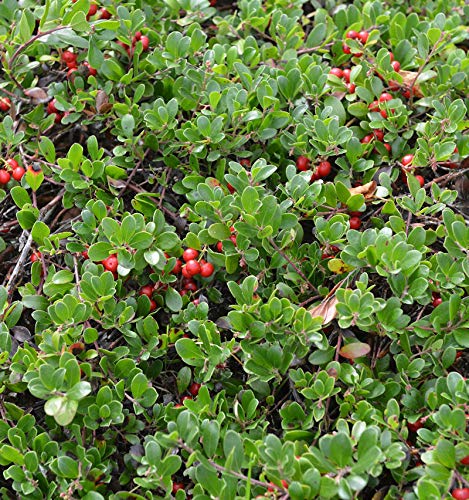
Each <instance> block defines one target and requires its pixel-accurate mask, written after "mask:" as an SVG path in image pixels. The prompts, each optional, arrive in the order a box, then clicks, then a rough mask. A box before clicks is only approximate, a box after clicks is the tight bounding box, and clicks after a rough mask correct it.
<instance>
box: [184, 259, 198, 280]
mask: <svg viewBox="0 0 469 500" xmlns="http://www.w3.org/2000/svg"><path fill="white" fill-rule="evenodd" d="M184 269H186V272H187V274H189V276H195V275H196V274H199V273H200V264H199V263H198V262H197V261H196V260H189V261H188V262H187V264H186V265H185V266H184Z"/></svg>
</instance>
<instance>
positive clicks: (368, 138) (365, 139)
mask: <svg viewBox="0 0 469 500" xmlns="http://www.w3.org/2000/svg"><path fill="white" fill-rule="evenodd" d="M373 139H374V135H373V134H368V135H365V137H363V139H362V140H361V141H360V142H361V143H362V144H369V143H370V142H371V141H372V140H373Z"/></svg>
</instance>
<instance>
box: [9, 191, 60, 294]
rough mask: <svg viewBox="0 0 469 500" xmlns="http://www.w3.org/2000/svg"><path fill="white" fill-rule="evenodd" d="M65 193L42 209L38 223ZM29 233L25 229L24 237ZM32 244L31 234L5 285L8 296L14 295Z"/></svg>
mask: <svg viewBox="0 0 469 500" xmlns="http://www.w3.org/2000/svg"><path fill="white" fill-rule="evenodd" d="M64 192H65V190H62V191H61V192H60V193H59V194H58V195H57V196H55V197H54V198H53V199H52V200H51V201H50V202H49V203H48V204H47V205H45V206H44V207H43V208H42V209H41V211H40V213H39V217H38V219H37V220H38V221H39V220H41V219H42V217H43V215H44V214H45V213H46V212H47V210H49V208H51V207H53V206H54V205H55V204H56V203H57V202H59V201H60V200H61V199H62V197H63V195H64ZM27 233H28V231H27V230H26V229H25V230H24V231H23V235H24V236H26V234H27ZM32 243H33V236H32V234H31V233H29V236H28V239H27V240H26V243H25V245H24V247H23V250H22V251H21V254H20V256H19V258H18V260H17V262H16V265H15V267H14V268H13V271H12V273H11V275H10V278H9V280H8V282H7V284H6V285H5V288H6V290H7V294H8V295H11V293H12V290H13V285H14V284H15V281H16V279H17V277H18V274H19V273H20V270H21V269H22V267H23V264H24V262H25V260H26V257H27V255H28V253H29V251H30V250H31V245H32Z"/></svg>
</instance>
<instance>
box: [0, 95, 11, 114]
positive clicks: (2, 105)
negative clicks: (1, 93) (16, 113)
mask: <svg viewBox="0 0 469 500" xmlns="http://www.w3.org/2000/svg"><path fill="white" fill-rule="evenodd" d="M10 108H11V100H10V98H8V97H0V111H8V110H9V109H10Z"/></svg>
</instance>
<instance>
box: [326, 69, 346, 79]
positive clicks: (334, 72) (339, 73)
mask: <svg viewBox="0 0 469 500" xmlns="http://www.w3.org/2000/svg"><path fill="white" fill-rule="evenodd" d="M329 74H330V75H335V76H336V77H337V78H342V77H343V76H344V72H343V71H342V70H341V69H340V68H332V69H331V70H330V71H329Z"/></svg>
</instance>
